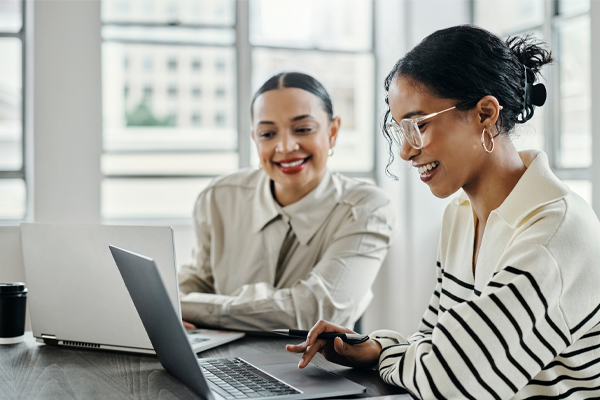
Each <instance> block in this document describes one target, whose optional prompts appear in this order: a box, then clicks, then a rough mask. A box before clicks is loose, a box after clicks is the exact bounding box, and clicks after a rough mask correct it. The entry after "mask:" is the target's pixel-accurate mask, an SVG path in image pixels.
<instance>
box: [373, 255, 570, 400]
mask: <svg viewBox="0 0 600 400" xmlns="http://www.w3.org/2000/svg"><path fill="white" fill-rule="evenodd" d="M499 265H503V266H504V267H503V268H502V269H501V270H499V271H497V272H496V274H495V275H494V277H493V278H492V280H491V281H490V282H489V283H488V285H487V287H486V288H485V289H484V290H483V292H482V293H481V295H480V296H479V297H478V298H476V299H475V300H469V301H462V302H458V303H455V302H453V305H452V306H449V307H448V309H447V310H445V311H444V312H439V315H438V316H437V319H436V322H435V325H434V326H433V328H432V332H431V334H430V335H426V336H424V337H422V338H421V339H419V340H411V341H409V340H403V339H402V336H401V335H399V334H395V336H394V334H393V333H392V332H389V331H388V332H385V335H386V336H388V337H390V338H393V339H381V340H379V342H380V343H381V344H382V348H383V350H382V352H381V355H380V359H379V372H380V375H381V377H382V378H383V379H384V380H385V381H386V382H388V383H390V384H394V385H398V386H402V387H404V388H406V389H407V390H408V391H410V392H411V394H412V395H413V396H414V397H417V398H469V399H485V398H490V399H508V398H512V397H513V396H514V395H515V393H517V391H519V390H520V389H521V388H522V387H524V386H525V385H527V383H528V382H529V381H530V380H531V379H532V378H533V377H534V376H536V375H537V374H538V373H539V372H540V371H541V370H542V369H543V368H544V367H545V366H547V365H548V364H549V363H550V362H551V361H552V360H553V359H554V358H555V357H556V356H557V354H559V353H560V352H561V351H562V350H564V349H565V348H566V347H567V346H569V345H570V343H571V341H572V338H571V336H570V333H569V327H568V325H567V323H566V322H565V318H564V315H563V313H562V311H561V305H560V298H561V293H562V281H561V276H560V271H559V269H558V266H557V264H556V262H555V260H554V258H553V257H552V255H551V254H550V253H549V252H548V250H547V249H546V248H545V247H543V246H539V245H523V244H521V245H515V246H513V248H512V249H510V251H507V252H505V253H504V255H503V257H502V260H501V264H499ZM438 284H439V283H438ZM438 293H439V290H438ZM444 296H445V295H444V294H443V293H442V294H441V298H440V301H439V303H437V304H438V308H439V305H443V304H444V301H445V298H444ZM435 297H436V295H435V294H434V300H435ZM454 300H456V299H454ZM432 303H433V304H435V301H432ZM432 308H434V309H435V307H434V306H432ZM428 313H434V312H433V311H432V310H428V312H427V313H426V314H425V318H424V321H423V322H422V324H423V323H425V322H428V323H432V322H433V321H434V319H433V318H431V317H428V315H430V314H428ZM430 318H431V319H430ZM432 325H433V324H432ZM380 333H382V331H377V332H374V333H373V334H372V335H373V336H375V337H376V336H378V335H379V336H383V335H381V334H380ZM394 343H395V344H396V345H393V344H394Z"/></svg>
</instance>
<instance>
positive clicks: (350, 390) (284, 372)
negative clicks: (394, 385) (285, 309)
mask: <svg viewBox="0 0 600 400" xmlns="http://www.w3.org/2000/svg"><path fill="white" fill-rule="evenodd" d="M240 358H242V359H243V360H245V361H247V362H249V363H250V364H253V365H255V366H257V367H259V368H260V369H262V370H263V371H265V372H266V373H268V374H270V375H273V376H275V377H277V378H278V379H280V380H282V381H284V382H285V383H287V384H289V385H291V386H293V387H295V388H297V389H300V390H301V391H302V392H304V393H305V394H309V393H321V392H323V391H324V390H325V391H326V392H327V393H332V395H333V394H335V395H336V396H342V395H346V394H358V393H363V392H365V390H366V389H365V388H364V387H363V386H361V385H359V384H356V383H354V382H352V381H349V380H348V379H345V378H342V377H340V376H338V375H335V374H334V373H332V372H329V371H326V370H324V369H321V368H317V367H315V366H313V365H309V366H308V367H306V368H304V369H300V368H298V362H299V361H300V357H298V356H295V355H293V354H291V353H270V354H257V355H251V356H243V357H240Z"/></svg>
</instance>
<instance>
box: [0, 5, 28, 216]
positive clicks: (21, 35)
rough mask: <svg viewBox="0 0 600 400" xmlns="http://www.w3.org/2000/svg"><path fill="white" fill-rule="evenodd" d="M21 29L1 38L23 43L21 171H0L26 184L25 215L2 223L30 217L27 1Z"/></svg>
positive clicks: (5, 177)
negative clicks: (27, 114) (27, 130)
mask: <svg viewBox="0 0 600 400" xmlns="http://www.w3.org/2000/svg"><path fill="white" fill-rule="evenodd" d="M20 3H21V29H20V30H19V31H18V32H6V31H1V30H0V38H16V39H19V40H20V41H21V157H22V158H21V159H22V164H21V169H19V170H17V171H6V170H0V179H2V180H3V179H22V180H23V182H24V184H25V213H24V215H23V216H22V217H17V218H0V222H14V221H24V220H26V219H27V217H28V215H29V212H30V210H29V208H30V207H29V205H30V204H29V197H30V193H29V185H28V182H27V173H28V171H27V162H28V158H27V152H26V148H27V135H26V134H25V133H26V128H27V126H26V121H27V120H26V110H25V104H26V93H27V86H26V83H27V79H26V76H27V64H26V60H27V47H26V46H27V44H26V40H25V37H26V21H27V18H26V15H27V9H26V7H27V1H26V0H21V1H20Z"/></svg>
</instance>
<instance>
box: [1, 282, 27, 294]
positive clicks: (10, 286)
mask: <svg viewBox="0 0 600 400" xmlns="http://www.w3.org/2000/svg"><path fill="white" fill-rule="evenodd" d="M26 291H27V289H25V284H24V283H23V282H15V283H0V293H2V294H5V293H19V292H26Z"/></svg>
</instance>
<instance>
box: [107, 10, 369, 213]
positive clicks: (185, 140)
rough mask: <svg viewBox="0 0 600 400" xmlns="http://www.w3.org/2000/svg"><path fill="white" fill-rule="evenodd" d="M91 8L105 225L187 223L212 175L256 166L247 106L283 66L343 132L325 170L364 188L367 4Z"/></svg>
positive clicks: (366, 162)
mask: <svg viewBox="0 0 600 400" xmlns="http://www.w3.org/2000/svg"><path fill="white" fill-rule="evenodd" d="M101 5H102V20H103V27H102V37H103V48H102V60H103V61H102V62H103V66H102V68H103V72H102V73H103V77H102V79H103V148H104V153H103V156H102V172H103V175H104V179H103V182H102V216H103V218H104V219H106V220H133V219H156V218H163V219H164V218H167V219H171V220H172V219H189V218H191V214H192V209H193V205H194V202H195V199H196V197H197V195H198V194H199V193H200V191H201V190H202V189H203V188H204V187H206V185H207V184H208V183H209V182H210V180H211V179H213V178H214V177H215V176H218V175H221V174H227V173H232V172H235V171H236V170H238V169H239V168H244V167H257V166H258V161H257V159H256V154H255V153H256V150H255V149H254V144H253V143H252V142H251V140H250V120H249V109H246V108H249V104H250V96H251V95H252V93H253V92H254V91H255V90H256V89H258V87H259V86H260V85H261V84H262V83H263V82H264V81H265V80H266V79H268V78H269V77H270V76H272V75H274V74H276V73H279V72H282V71H300V72H305V73H308V74H311V75H313V76H315V77H316V78H317V79H319V80H320V81H321V82H322V83H323V84H324V85H325V87H326V88H327V90H328V91H329V93H330V95H331V97H332V100H333V104H334V113H335V114H336V115H339V116H340V117H341V119H342V128H341V131H340V135H339V139H338V143H337V145H336V149H335V154H334V156H332V157H331V159H330V160H329V166H330V168H331V169H333V170H337V171H341V172H344V173H346V174H348V175H350V176H355V177H358V178H361V179H366V180H369V181H373V182H374V181H375V171H374V164H375V163H374V153H375V150H374V146H375V134H376V121H375V118H376V117H375V109H376V105H375V86H374V85H375V76H374V74H375V68H374V64H375V60H374V49H373V26H374V25H373V2H372V0H328V1H326V2H321V1H318V0H250V1H235V0H102V3H101ZM326 15H327V17H325V16H326ZM124 60H126V61H124ZM240 60H241V61H240ZM244 60H246V61H244ZM239 107H243V108H244V109H238V108H239Z"/></svg>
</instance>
